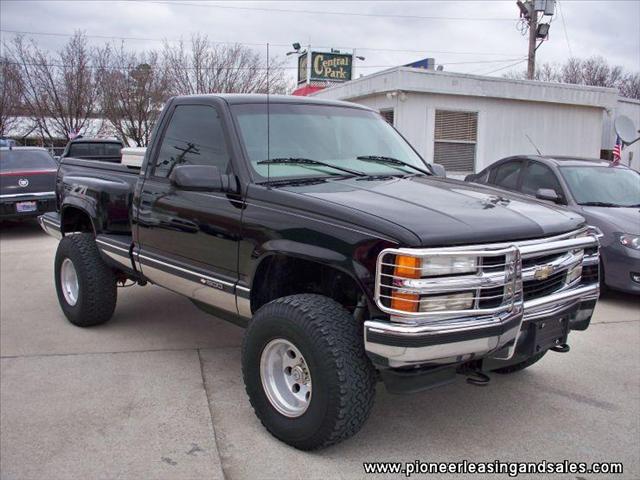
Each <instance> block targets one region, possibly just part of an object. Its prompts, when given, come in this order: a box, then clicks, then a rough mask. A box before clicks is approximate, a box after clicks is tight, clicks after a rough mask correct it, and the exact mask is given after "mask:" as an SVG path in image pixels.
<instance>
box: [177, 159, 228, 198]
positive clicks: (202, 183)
mask: <svg viewBox="0 0 640 480" xmlns="http://www.w3.org/2000/svg"><path fill="white" fill-rule="evenodd" d="M169 180H171V183H172V184H173V185H175V187H176V188H180V189H182V190H204V191H214V192H221V191H228V190H229V187H230V185H231V183H232V182H231V180H230V179H229V176H228V175H222V174H221V173H220V169H219V168H218V167H216V166H213V165H178V166H177V167H174V169H173V171H172V172H171V175H169Z"/></svg>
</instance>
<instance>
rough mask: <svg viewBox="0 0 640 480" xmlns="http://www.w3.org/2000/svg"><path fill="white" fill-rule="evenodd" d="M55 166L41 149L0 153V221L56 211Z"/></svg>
mask: <svg viewBox="0 0 640 480" xmlns="http://www.w3.org/2000/svg"><path fill="white" fill-rule="evenodd" d="M57 170H58V164H57V163H56V161H55V160H54V159H53V157H51V155H50V154H49V152H48V151H47V150H46V149H44V148H38V147H11V148H3V149H1V150H0V220H6V219H10V218H22V217H35V216H38V215H42V214H43V213H45V212H52V211H55V209H56V193H55V185H56V172H57Z"/></svg>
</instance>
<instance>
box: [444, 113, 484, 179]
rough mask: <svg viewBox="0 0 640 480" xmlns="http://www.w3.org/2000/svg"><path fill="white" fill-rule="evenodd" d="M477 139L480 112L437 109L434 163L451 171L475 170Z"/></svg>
mask: <svg viewBox="0 0 640 480" xmlns="http://www.w3.org/2000/svg"><path fill="white" fill-rule="evenodd" d="M477 139H478V112H456V111H451V110H436V126H435V135H434V148H433V162H434V163H439V164H441V165H443V166H444V167H445V168H446V169H447V170H448V171H450V172H458V173H470V172H473V171H474V166H475V161H476V141H477Z"/></svg>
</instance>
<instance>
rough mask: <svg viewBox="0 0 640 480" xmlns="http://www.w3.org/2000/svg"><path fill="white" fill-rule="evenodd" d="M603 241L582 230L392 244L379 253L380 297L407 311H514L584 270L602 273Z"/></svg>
mask: <svg viewBox="0 0 640 480" xmlns="http://www.w3.org/2000/svg"><path fill="white" fill-rule="evenodd" d="M597 245H598V244H597V239H596V238H595V237H594V236H591V235H588V234H587V233H586V231H584V230H582V231H577V232H572V233H570V234H565V235H561V236H558V237H553V238H548V239H543V240H536V241H529V242H518V243H515V244H512V245H509V244H502V245H485V246H472V247H450V248H424V249H408V248H407V249H386V250H384V251H383V252H381V253H380V255H379V257H378V266H377V275H376V291H375V299H376V303H377V305H378V307H379V308H380V309H381V310H382V311H384V312H387V313H390V314H392V315H395V316H396V317H399V318H400V319H401V317H433V318H439V317H448V318H451V317H453V316H456V317H457V316H461V317H464V316H469V315H473V316H482V315H494V314H496V313H499V312H504V311H510V310H511V309H513V308H514V305H516V304H523V303H524V302H527V301H530V300H536V299H539V298H542V297H546V296H548V295H551V294H553V293H556V292H559V291H564V290H567V289H571V288H574V287H576V286H578V284H580V283H581V280H580V271H581V270H583V272H584V273H583V275H584V280H583V282H590V283H592V282H593V281H594V278H595V279H596V280H597V273H598V272H597V255H598V252H597V248H598V246H597ZM585 252H588V258H589V261H588V264H585V258H586V257H585ZM594 259H595V260H594ZM594 261H595V262H596V263H595V267H594V266H593V262H594ZM594 272H595V273H594ZM594 275H595V276H594Z"/></svg>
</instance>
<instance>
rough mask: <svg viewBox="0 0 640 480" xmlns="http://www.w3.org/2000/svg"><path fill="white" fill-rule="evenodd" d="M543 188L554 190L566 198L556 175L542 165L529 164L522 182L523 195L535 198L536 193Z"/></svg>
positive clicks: (536, 163)
mask: <svg viewBox="0 0 640 480" xmlns="http://www.w3.org/2000/svg"><path fill="white" fill-rule="evenodd" d="M541 188H547V189H550V190H553V191H555V192H556V193H557V194H558V195H559V196H560V197H561V198H564V195H563V194H562V188H561V187H560V183H559V182H558V179H557V178H556V175H555V173H553V171H552V170H551V169H550V168H549V167H547V166H546V165H543V164H542V163H539V162H529V165H528V166H527V169H526V170H525V172H524V178H523V180H522V187H521V190H522V193H525V194H527V195H533V196H535V194H536V192H537V191H538V190H539V189H541Z"/></svg>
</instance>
